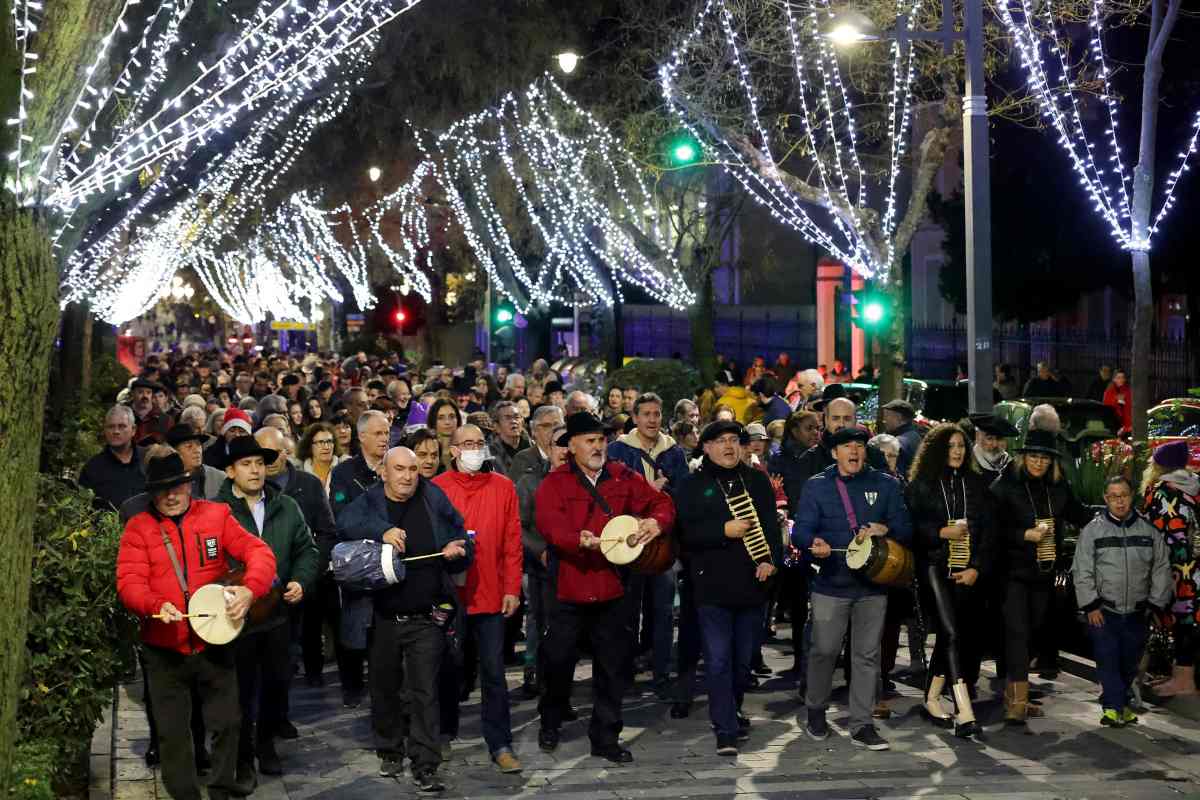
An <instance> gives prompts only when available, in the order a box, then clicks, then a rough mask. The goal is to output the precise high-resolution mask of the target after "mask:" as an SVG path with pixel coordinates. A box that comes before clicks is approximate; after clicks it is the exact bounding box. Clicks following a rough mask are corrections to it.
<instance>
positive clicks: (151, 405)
mask: <svg viewBox="0 0 1200 800" xmlns="http://www.w3.org/2000/svg"><path fill="white" fill-rule="evenodd" d="M156 391H163V387H162V384H160V383H158V382H156V381H152V380H147V379H146V378H138V379H137V380H135V381H134V382H133V383H131V384H130V385H129V407H130V408H132V409H133V416H134V418H135V423H134V430H133V441H134V442H136V443H138V444H147V443H150V442H162V441H164V440H165V439H166V436H167V429H168V428H170V427H171V418H170V417H168V416H167V415H166V414H164V413H163V412H162V411H160V410H159V408H158V405H157V404H155V402H154V393H155V392H156Z"/></svg>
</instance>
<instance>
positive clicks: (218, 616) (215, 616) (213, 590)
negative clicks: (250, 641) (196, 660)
mask: <svg viewBox="0 0 1200 800" xmlns="http://www.w3.org/2000/svg"><path fill="white" fill-rule="evenodd" d="M228 589H229V587H227V586H222V585H221V584H219V583H210V584H208V585H206V586H201V587H200V588H199V589H197V590H196V591H195V592H193V593H192V596H191V598H190V599H189V600H188V607H187V614H186V617H187V620H188V624H189V625H191V626H192V630H193V631H195V633H196V635H197V636H199V637H200V638H201V639H203V640H204V641H205V642H208V643H209V644H229V643H230V642H232V641H233V640H234V639H236V638H237V636H238V634H239V633H241V632H242V628H243V627H245V625H246V617H242V618H241V619H239V620H237V621H236V622H235V621H234V620H232V619H230V618H229V611H228V608H227V606H226V599H227V596H226V592H227V591H228ZM230 594H232V592H231V593H230Z"/></svg>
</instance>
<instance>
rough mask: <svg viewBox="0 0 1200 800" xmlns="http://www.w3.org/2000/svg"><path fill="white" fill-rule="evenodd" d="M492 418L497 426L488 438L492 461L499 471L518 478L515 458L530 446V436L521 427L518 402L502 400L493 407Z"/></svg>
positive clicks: (514, 478)
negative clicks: (513, 464) (514, 462)
mask: <svg viewBox="0 0 1200 800" xmlns="http://www.w3.org/2000/svg"><path fill="white" fill-rule="evenodd" d="M492 419H493V421H494V422H495V427H496V432H495V433H493V434H492V435H491V437H490V438H489V439H488V450H489V451H490V452H491V454H492V462H493V463H494V465H495V469H496V471H497V472H499V473H500V474H502V475H507V476H508V477H510V478H512V479H513V480H516V476H515V475H514V474H513V472H512V463H513V459H514V458H516V456H517V454H518V453H520V452H521V451H522V450H526V449H528V447H529V437H528V436H526V435H525V431H523V430H522V429H521V412H520V411H519V410H518V409H517V404H516V403H514V402H512V401H510V400H502V401H501V402H499V403H496V407H495V408H493V409H492Z"/></svg>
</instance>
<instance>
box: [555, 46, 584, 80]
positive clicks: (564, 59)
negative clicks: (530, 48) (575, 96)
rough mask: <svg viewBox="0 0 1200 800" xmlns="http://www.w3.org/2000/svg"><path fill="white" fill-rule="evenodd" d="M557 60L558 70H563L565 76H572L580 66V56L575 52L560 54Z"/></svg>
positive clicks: (568, 51)
mask: <svg viewBox="0 0 1200 800" xmlns="http://www.w3.org/2000/svg"><path fill="white" fill-rule="evenodd" d="M555 58H557V59H558V68H559V69H561V70H562V72H563V74H564V75H570V74H571V73H572V72H574V71H575V68H576V67H577V66H579V54H578V53H576V52H574V51H573V50H566V51H564V52H562V53H559V54H558V55H557V56H555Z"/></svg>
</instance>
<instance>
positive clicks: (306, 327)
mask: <svg viewBox="0 0 1200 800" xmlns="http://www.w3.org/2000/svg"><path fill="white" fill-rule="evenodd" d="M316 329H317V326H316V325H314V324H313V323H311V322H292V321H291V320H286V319H277V320H273V321H272V322H271V330H273V331H315V330H316Z"/></svg>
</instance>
